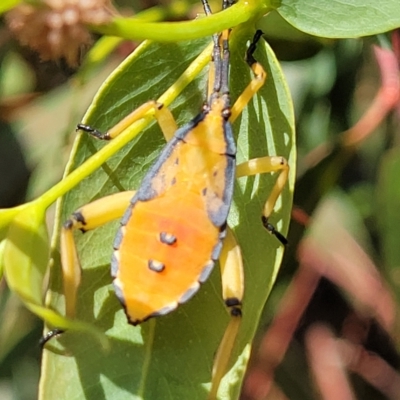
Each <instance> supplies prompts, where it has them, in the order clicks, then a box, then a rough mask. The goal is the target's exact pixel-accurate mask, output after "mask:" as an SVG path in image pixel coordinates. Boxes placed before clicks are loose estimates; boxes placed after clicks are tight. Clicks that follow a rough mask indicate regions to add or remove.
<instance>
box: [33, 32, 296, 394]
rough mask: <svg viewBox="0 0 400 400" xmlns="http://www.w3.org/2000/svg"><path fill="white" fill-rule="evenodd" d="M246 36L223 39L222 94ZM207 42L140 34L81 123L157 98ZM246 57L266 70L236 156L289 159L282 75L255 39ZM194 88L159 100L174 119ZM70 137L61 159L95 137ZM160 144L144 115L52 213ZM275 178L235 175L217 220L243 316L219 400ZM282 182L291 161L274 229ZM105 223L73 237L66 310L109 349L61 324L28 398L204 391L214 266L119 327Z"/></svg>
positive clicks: (118, 184)
mask: <svg viewBox="0 0 400 400" xmlns="http://www.w3.org/2000/svg"><path fill="white" fill-rule="evenodd" d="M249 37H250V35H249V36H244V33H243V31H242V35H241V36H239V35H233V36H232V39H231V51H232V68H231V89H232V98H233V99H235V98H237V96H238V94H239V93H241V91H242V90H243V89H244V87H245V86H246V85H247V83H248V82H249V81H250V79H251V73H250V70H249V68H248V66H247V64H246V63H245V62H244V59H243V58H244V54H245V50H246V41H247V39H249ZM208 43H209V39H207V40H197V41H192V42H182V43H179V44H162V45H161V44H156V43H149V42H145V43H144V44H142V45H141V46H140V47H139V48H138V49H137V50H136V52H135V53H134V54H133V55H132V56H131V57H130V58H129V59H128V60H127V61H126V62H124V63H123V64H122V65H121V66H120V67H119V68H118V69H117V70H116V71H115V72H114V74H113V75H112V76H111V77H110V78H109V80H108V81H107V82H106V83H105V84H104V85H103V87H102V88H101V89H100V91H99V93H98V95H97V97H96V98H95V101H94V102H93V104H92V107H91V108H90V110H89V111H88V113H87V117H86V119H85V123H88V124H91V125H93V126H96V127H97V128H98V129H100V130H107V128H109V127H111V126H112V125H113V124H115V123H116V122H117V121H118V120H120V119H121V117H123V116H125V115H126V114H128V113H129V112H130V111H131V110H132V109H134V108H135V107H137V106H139V105H140V104H142V103H144V102H145V101H147V100H149V99H155V98H157V97H159V96H160V94H162V93H163V92H164V91H165V90H166V89H167V88H169V87H170V86H171V84H172V83H174V82H175V80H176V79H177V78H178V77H179V75H180V74H181V73H182V72H183V71H184V70H185V68H186V67H187V66H188V64H189V63H190V62H191V61H192V60H193V59H194V58H195V56H196V55H197V54H199V53H200V52H201V50H202V49H203V48H204V47H205V46H206V45H207V44H208ZM256 57H257V58H258V59H260V61H261V62H262V64H263V65H264V67H265V68H266V70H267V73H268V79H267V83H266V85H265V87H263V89H262V90H261V92H260V94H259V95H258V96H256V97H255V98H254V99H253V100H252V102H251V103H250V105H249V106H248V107H247V108H246V109H245V110H244V112H243V113H242V115H241V117H239V118H238V120H237V121H236V122H235V124H234V130H235V132H236V134H237V137H238V155H237V158H238V162H241V161H244V160H248V159H249V158H255V157H259V156H264V155H266V154H273V155H276V154H278V155H283V156H285V157H287V158H288V159H289V162H290V165H291V166H292V167H294V165H295V156H294V122H293V111H292V105H291V101H290V97H289V94H288V90H287V87H286V84H285V82H284V78H283V75H282V72H281V70H280V68H279V64H278V63H277V61H276V59H275V57H274V55H273V53H272V51H271V50H270V48H269V47H268V46H267V45H265V44H262V43H261V44H260V46H259V48H258V49H257V52H256ZM205 90H206V75H205V72H204V73H203V74H202V75H201V76H199V78H198V79H196V80H195V81H194V82H193V83H192V84H190V85H189V86H188V87H187V88H186V89H185V90H184V91H183V93H181V95H180V96H179V97H178V98H177V99H176V101H174V102H173V104H172V106H171V107H170V108H171V110H172V112H173V114H174V116H175V117H176V119H177V121H178V123H179V124H180V125H182V124H183V123H185V122H187V121H189V120H190V118H192V117H193V116H195V115H196V113H197V112H198V111H199V110H200V108H201V105H202V103H203V102H204V99H205ZM77 140H78V141H79V142H78V145H77V146H76V147H77V151H76V154H74V155H73V160H72V163H71V164H72V165H71V168H74V167H76V166H78V165H80V164H81V163H82V162H83V161H84V160H85V159H86V158H88V157H90V156H91V155H93V154H95V152H96V150H97V149H98V148H100V147H102V146H104V145H105V144H104V143H100V142H98V141H95V140H94V139H92V138H89V137H87V136H85V135H83V136H80V137H78V139H77ZM164 143H165V142H164V139H163V137H162V134H161V132H160V130H159V128H158V127H157V126H156V124H153V125H152V126H151V127H150V128H149V129H146V130H145V131H144V132H143V134H142V135H141V136H140V137H138V138H137V139H135V140H133V141H132V143H130V144H129V145H127V146H126V147H124V148H123V149H122V150H121V151H120V152H119V153H118V154H116V155H115V156H114V157H112V158H111V159H109V161H108V162H107V163H106V164H104V166H103V167H102V168H100V169H99V170H98V171H96V172H94V173H93V174H92V175H91V176H90V177H88V178H87V179H86V180H84V181H83V182H82V183H81V184H80V185H79V186H78V187H77V188H76V189H75V190H73V191H71V192H69V193H68V194H67V196H66V197H65V199H64V204H63V209H62V211H61V214H62V217H61V219H62V220H65V219H66V218H67V217H68V215H69V214H71V212H73V211H74V210H75V209H76V208H78V207H79V206H81V205H83V204H86V203H88V202H90V201H92V200H94V199H96V198H99V197H102V196H104V195H107V194H110V193H113V192H116V191H120V190H126V189H132V188H137V187H138V185H139V182H140V180H141V178H142V177H143V174H144V173H145V172H146V171H147V169H148V168H149V166H150V165H151V163H152V162H153V161H154V160H155V159H156V158H157V156H158V155H159V153H160V149H161V147H162V146H163V145H164ZM275 178H276V177H272V176H271V175H264V176H261V177H252V178H241V179H240V180H239V181H238V183H237V186H236V189H235V199H234V205H233V206H232V210H231V214H230V217H229V224H230V226H231V227H232V228H233V230H234V232H235V235H236V237H237V239H238V241H239V243H240V244H241V246H242V251H243V257H244V262H245V277H246V289H245V299H244V307H243V313H244V318H243V324H242V326H241V329H240V333H239V338H238V341H237V343H236V346H235V350H234V354H233V357H232V362H231V366H232V368H231V371H230V373H229V374H228V375H227V376H226V377H225V378H224V380H223V383H222V386H221V392H220V396H221V398H224V399H228V398H237V396H238V393H239V389H240V384H241V380H242V378H243V374H244V369H245V366H246V363H247V360H248V356H249V349H250V343H251V341H252V339H253V336H254V332H255V330H256V327H257V324H258V320H259V317H260V313H261V310H262V308H263V305H264V303H265V301H266V299H267V297H268V294H269V292H270V290H271V287H272V285H273V282H274V279H275V277H276V274H277V271H278V268H279V265H280V262H281V257H282V254H283V248H282V246H281V245H280V244H279V242H278V241H277V240H276V238H275V237H272V236H270V235H269V234H268V233H267V232H266V231H265V229H264V228H263V227H262V225H261V221H260V217H261V210H262V207H263V203H264V201H265V200H266V198H267V197H268V193H269V191H270V189H271V187H272V185H273V183H274V182H275ZM293 180H294V170H292V172H291V177H290V183H289V184H288V186H287V187H286V188H285V190H284V193H283V196H282V199H281V200H280V201H279V203H278V206H277V208H276V214H274V216H273V218H272V220H271V222H273V223H274V224H275V225H277V227H278V228H279V230H280V231H281V232H282V233H284V234H285V233H286V232H287V226H288V222H289V216H290V209H291V202H292V189H293ZM177 212H179V210H177ZM117 227H118V222H116V223H112V224H109V225H108V226H105V227H102V228H99V229H97V230H96V231H93V232H87V233H85V234H83V235H82V234H80V233H78V234H77V235H76V238H77V245H78V251H79V254H80V256H81V262H82V267H83V281H82V285H81V287H80V292H79V298H78V309H77V318H79V319H80V320H83V321H86V322H91V323H93V324H95V325H96V326H97V327H99V328H101V329H103V330H104V332H106V333H107V336H108V337H109V339H110V343H111V349H110V352H109V353H108V354H107V356H106V357H105V356H104V354H102V353H101V352H99V351H98V349H97V347H96V346H94V345H93V343H92V341H90V340H89V338H88V337H86V336H85V335H78V334H75V333H66V334H65V335H64V336H62V337H61V338H60V339H59V342H60V344H61V345H62V346H65V348H66V352H67V353H68V355H69V356H64V355H60V354H55V353H53V352H51V351H45V353H44V357H43V368H42V378H41V385H40V398H41V399H49V398H58V399H74V398H75V399H78V398H85V399H96V398H98V397H101V398H112V399H113V400H118V399H124V400H125V399H157V400H159V399H174V400H175V399H205V398H206V396H207V391H208V389H209V384H210V378H211V368H212V363H213V356H214V354H215V352H216V350H217V348H218V345H219V342H220V340H221V338H222V335H223V332H224V329H225V327H226V326H227V324H228V321H229V316H228V313H227V311H226V309H225V307H224V305H223V302H222V298H221V282H220V273H219V270H218V267H216V268H215V270H214V272H213V274H212V276H211V278H210V279H209V281H208V282H206V283H205V284H204V285H203V286H202V288H201V289H200V291H199V293H198V294H197V295H196V296H195V297H194V298H193V299H191V300H190V301H189V302H188V303H187V304H184V305H182V306H180V307H179V308H178V310H176V311H175V312H173V313H171V314H169V315H167V316H165V317H162V318H157V319H152V320H150V321H148V322H145V323H143V324H141V325H140V326H137V327H133V326H130V325H129V324H127V322H126V317H125V314H124V311H123V310H122V309H121V306H120V304H119V302H118V300H117V299H116V297H115V295H114V293H113V292H112V289H111V285H110V284H111V278H110V272H109V264H110V258H111V253H112V243H113V238H114V236H115V233H116V230H117ZM56 272H57V274H59V267H56V268H54V273H55V274H54V276H52V277H51V292H50V296H49V297H50V299H51V306H52V307H55V308H57V309H61V308H60V307H62V304H63V301H62V294H61V277H60V276H59V275H57V274H56ZM71 355H72V357H71Z"/></svg>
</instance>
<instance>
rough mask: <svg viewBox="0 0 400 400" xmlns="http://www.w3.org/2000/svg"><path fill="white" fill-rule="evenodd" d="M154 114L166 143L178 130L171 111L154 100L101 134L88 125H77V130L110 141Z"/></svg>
mask: <svg viewBox="0 0 400 400" xmlns="http://www.w3.org/2000/svg"><path fill="white" fill-rule="evenodd" d="M149 112H154V116H155V118H156V119H157V122H158V124H159V125H160V128H161V130H162V132H163V134H164V137H165V139H166V140H167V141H168V140H170V139H171V138H172V137H173V136H174V133H175V131H176V130H177V129H178V127H177V124H176V122H175V119H174V117H173V115H172V114H171V111H169V109H168V108H167V107H164V105H163V104H161V103H157V102H156V101H154V100H151V101H148V102H147V103H144V104H142V105H141V106H140V107H138V108H137V109H136V110H134V111H132V112H131V113H130V114H129V115H127V116H126V117H125V118H124V119H122V120H121V121H120V122H118V123H117V124H116V125H114V126H113V127H112V128H111V129H110V130H109V131H108V132H106V133H102V132H100V131H98V130H97V129H94V128H92V127H91V126H89V125H83V124H79V125H78V126H77V129H80V130H83V131H85V132H88V133H89V134H90V135H92V136H94V137H96V138H97V139H101V140H111V139H114V138H115V137H117V136H118V135H119V134H120V133H122V132H123V131H124V130H125V129H127V128H128V127H129V126H130V125H132V124H133V123H134V122H136V121H138V120H140V119H141V118H143V117H144V116H145V115H146V114H147V113H149Z"/></svg>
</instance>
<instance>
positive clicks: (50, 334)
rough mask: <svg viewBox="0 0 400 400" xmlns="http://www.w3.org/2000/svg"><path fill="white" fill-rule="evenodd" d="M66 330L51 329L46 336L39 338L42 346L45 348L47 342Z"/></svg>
mask: <svg viewBox="0 0 400 400" xmlns="http://www.w3.org/2000/svg"><path fill="white" fill-rule="evenodd" d="M64 332H65V331H64V330H63V329H59V328H55V329H52V330H51V331H48V332H47V333H46V334H45V335H44V336H42V337H41V338H40V340H39V346H40V348H42V349H43V347H44V346H45V345H46V343H47V342H48V341H49V340H51V339H53V337H55V336H58V335H61V334H62V333H64Z"/></svg>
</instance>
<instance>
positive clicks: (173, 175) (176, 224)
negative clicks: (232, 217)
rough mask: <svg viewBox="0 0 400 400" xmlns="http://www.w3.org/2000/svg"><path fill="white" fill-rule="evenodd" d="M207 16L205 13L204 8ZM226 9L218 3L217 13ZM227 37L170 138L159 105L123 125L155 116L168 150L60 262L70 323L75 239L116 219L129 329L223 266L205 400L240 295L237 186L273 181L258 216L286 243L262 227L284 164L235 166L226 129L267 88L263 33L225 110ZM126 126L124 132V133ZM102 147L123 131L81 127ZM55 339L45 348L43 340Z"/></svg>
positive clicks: (66, 237) (224, 359)
mask: <svg viewBox="0 0 400 400" xmlns="http://www.w3.org/2000/svg"><path fill="white" fill-rule="evenodd" d="M203 5H204V9H205V12H206V14H207V15H208V14H210V13H211V11H210V8H209V6H208V3H207V1H206V0H203ZM228 6H229V3H228V2H226V1H224V2H223V8H226V7H228ZM229 35H230V32H229V31H228V30H226V31H224V32H222V33H221V34H216V35H214V36H213V51H212V62H211V63H210V72H209V89H208V92H209V93H208V96H207V101H206V103H205V105H204V106H203V108H202V110H201V112H200V113H199V114H198V115H197V116H196V117H195V118H194V119H192V120H191V121H190V122H189V123H188V124H186V125H185V126H183V127H182V128H180V129H176V123H175V121H174V119H173V117H172V114H171V113H170V111H169V110H168V109H167V108H166V107H164V106H163V104H160V103H157V102H155V101H149V102H148V103H145V104H144V105H142V106H141V107H139V108H138V109H136V110H135V111H133V113H132V114H130V115H129V116H128V117H127V118H128V120H129V121H130V123H133V122H134V121H137V120H139V119H140V118H142V117H143V116H144V115H145V113H146V112H148V111H149V110H150V109H154V112H155V117H156V119H157V120H158V122H159V124H160V126H161V129H162V131H163V133H164V136H165V137H166V138H167V140H168V143H167V144H166V146H165V148H164V150H163V151H162V153H161V154H160V156H159V157H158V159H157V161H156V162H155V164H154V165H153V166H152V167H151V168H150V170H149V171H148V173H147V174H146V175H145V177H144V179H143V181H142V183H141V185H140V187H139V188H138V190H137V191H136V192H122V193H117V194H114V195H111V196H108V197H106V198H102V199H99V200H96V201H95V202H93V203H91V204H88V205H86V206H83V207H82V208H81V209H79V210H77V211H76V212H75V213H74V214H72V216H71V217H70V219H69V220H68V221H67V222H66V223H65V224H64V226H63V229H62V234H61V254H62V265H63V274H64V291H65V295H66V314H67V315H68V316H70V317H73V316H74V313H75V303H76V292H77V288H78V286H79V281H80V273H79V268H77V265H78V264H79V257H78V254H77V251H76V247H75V244H74V240H73V230H75V229H81V230H83V231H86V230H90V229H94V228H96V227H98V226H100V225H102V224H104V223H105V222H108V221H111V220H113V219H115V218H118V217H122V219H121V225H120V228H119V230H118V233H117V235H116V239H115V241H114V252H113V256H112V262H111V271H112V277H113V282H114V288H115V292H116V294H117V296H118V298H119V300H120V301H121V303H122V304H123V306H124V308H125V311H126V314H127V317H128V320H129V322H130V323H131V324H133V325H137V324H139V323H142V322H144V321H146V320H147V319H149V318H152V317H157V316H161V315H165V314H167V313H169V312H171V311H173V310H174V309H176V307H177V306H178V305H179V304H182V303H184V302H186V301H188V300H189V299H190V298H191V297H192V296H193V295H194V294H195V293H196V292H197V291H198V289H199V287H200V284H201V283H203V282H204V281H205V280H206V279H207V278H208V276H209V275H210V273H211V272H212V269H213V267H214V264H215V262H216V261H217V260H219V261H220V267H221V272H222V273H221V275H222V288H223V290H222V292H223V293H222V295H223V298H224V301H225V304H226V306H227V308H228V309H229V310H230V314H231V316H232V318H231V322H230V323H229V326H228V328H227V330H226V333H225V335H224V337H223V339H222V341H221V345H220V347H219V350H218V352H217V355H216V358H215V362H214V370H213V379H212V383H213V385H212V388H211V392H210V398H213V397H215V395H216V392H217V390H218V386H219V382H220V380H221V378H222V377H223V375H224V373H225V371H226V367H227V363H228V359H229V354H230V351H231V348H232V346H233V343H234V340H235V337H236V334H237V331H238V328H239V323H240V316H241V302H242V298H243V292H244V277H243V265H242V259H241V254H240V247H239V245H238V244H237V243H236V240H235V237H234V235H233V233H232V232H231V231H230V229H229V227H228V226H227V218H228V213H229V209H230V206H231V203H232V196H233V188H234V182H235V178H236V177H238V176H247V175H255V174H259V173H267V172H279V176H278V179H277V181H276V184H275V186H274V188H273V190H272V192H271V194H270V196H269V198H268V199H267V201H266V203H265V206H264V210H263V213H262V221H263V224H264V226H265V227H266V228H267V229H268V230H269V231H270V232H272V233H273V234H275V235H276V236H277V238H278V239H279V240H280V241H281V242H282V243H285V238H284V237H283V236H282V235H281V234H280V233H279V232H277V231H276V230H275V229H274V228H273V227H272V225H270V224H269V222H268V218H269V216H270V214H271V212H272V211H273V208H274V205H275V203H276V200H277V198H278V196H279V195H280V193H281V191H282V189H283V187H284V185H285V184H286V180H287V176H288V165H287V162H286V160H285V159H284V158H282V157H279V156H276V157H261V158H258V159H253V160H249V161H247V162H245V163H243V164H240V165H236V160H235V155H236V144H235V140H234V137H233V132H232V126H231V123H232V122H233V121H234V120H235V119H236V118H237V116H238V115H239V114H240V113H241V111H242V110H243V108H244V107H245V106H246V105H247V103H248V102H249V100H250V99H251V98H252V96H254V94H255V93H256V92H257V91H258V89H259V88H260V87H261V86H262V85H263V84H264V81H265V72H264V69H263V68H262V66H261V65H260V64H259V63H258V62H257V61H256V60H255V59H254V56H253V53H254V51H255V48H256V44H257V42H258V41H259V40H260V39H261V37H262V33H261V32H260V31H257V32H256V34H255V36H254V39H253V41H252V43H251V44H250V46H249V48H248V50H247V56H246V60H247V62H248V64H249V66H250V68H251V69H252V71H253V73H254V79H253V81H252V82H251V83H250V84H249V85H248V87H247V88H246V89H245V90H244V92H243V93H242V94H241V96H239V98H238V99H237V100H236V102H235V104H234V105H233V106H232V107H231V104H230V95H229V63H230V57H229V56H230V54H229ZM124 121H125V123H123V124H122V125H124V126H125V125H126V119H125V120H124ZM78 128H79V129H81V130H84V131H86V132H88V133H90V134H91V135H93V136H95V137H97V138H100V139H107V140H109V139H112V138H114V137H115V136H117V135H118V134H119V133H120V131H121V129H119V125H117V126H116V127H114V128H113V129H111V130H110V131H109V132H108V133H106V134H102V133H101V132H99V131H97V130H96V129H93V128H91V127H89V126H86V125H79V126H78ZM55 333H57V331H53V333H50V334H49V335H48V336H47V337H46V338H45V341H46V340H48V338H50V337H51V336H54V334H55Z"/></svg>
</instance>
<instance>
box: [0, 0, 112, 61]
mask: <svg viewBox="0 0 400 400" xmlns="http://www.w3.org/2000/svg"><path fill="white" fill-rule="evenodd" d="M113 14H114V9H113V8H112V6H111V3H110V0H42V1H40V2H37V3H35V4H33V3H30V4H27V3H22V4H20V5H18V6H17V7H15V8H14V9H12V10H11V11H9V12H8V13H7V15H6V20H7V24H8V26H9V28H10V30H11V31H12V32H13V33H14V34H15V36H16V37H17V39H18V40H19V41H20V42H21V43H22V44H23V45H26V46H29V47H31V48H32V49H34V50H36V51H37V52H38V53H39V54H40V56H41V57H42V59H43V60H54V59H58V58H62V57H64V58H65V59H66V61H67V62H68V64H70V65H76V64H77V61H78V57H79V52H80V49H81V48H82V47H83V46H87V45H88V44H90V43H91V35H90V32H89V31H88V29H87V27H86V25H87V24H93V25H100V24H103V23H106V22H108V21H109V20H110V19H111V17H112V15H113Z"/></svg>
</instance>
